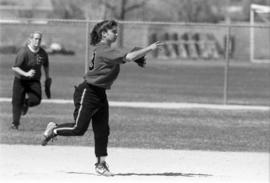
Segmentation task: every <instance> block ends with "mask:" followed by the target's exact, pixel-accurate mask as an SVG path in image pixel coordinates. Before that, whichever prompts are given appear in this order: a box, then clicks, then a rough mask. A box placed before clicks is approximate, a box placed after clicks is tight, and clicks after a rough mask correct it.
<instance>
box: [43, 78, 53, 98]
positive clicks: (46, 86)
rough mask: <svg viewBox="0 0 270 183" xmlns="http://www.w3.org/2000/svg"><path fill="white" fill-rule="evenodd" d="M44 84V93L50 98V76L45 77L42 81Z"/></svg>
mask: <svg viewBox="0 0 270 183" xmlns="http://www.w3.org/2000/svg"><path fill="white" fill-rule="evenodd" d="M44 85H45V95H46V97H47V98H49V99H50V98H51V85H52V78H47V79H46V80H45V82H44Z"/></svg>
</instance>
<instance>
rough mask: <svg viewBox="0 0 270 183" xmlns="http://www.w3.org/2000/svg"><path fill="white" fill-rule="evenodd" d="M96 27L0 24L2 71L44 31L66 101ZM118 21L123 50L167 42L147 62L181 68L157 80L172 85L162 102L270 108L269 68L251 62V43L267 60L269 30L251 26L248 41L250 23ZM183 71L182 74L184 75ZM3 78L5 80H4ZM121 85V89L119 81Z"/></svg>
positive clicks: (76, 22) (47, 22) (22, 22)
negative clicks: (167, 78) (30, 39)
mask: <svg viewBox="0 0 270 183" xmlns="http://www.w3.org/2000/svg"><path fill="white" fill-rule="evenodd" d="M95 23H97V21H85V20H51V19H49V20H35V19H23V20H6V21H5V22H4V21H3V20H2V23H1V29H0V35H1V40H0V51H1V67H2V69H1V72H2V70H3V68H4V66H3V62H4V60H9V63H13V62H14V59H15V54H16V51H17V50H18V48H20V47H21V46H23V45H24V44H25V42H26V40H27V38H28V36H29V34H30V33H31V32H32V31H35V30H39V31H42V32H43V33H44V37H43V43H42V44H43V47H44V48H45V49H46V50H47V51H48V53H49V54H50V60H51V62H52V64H59V65H61V66H60V67H57V66H56V67H53V68H52V69H51V70H52V71H51V72H52V73H53V74H54V75H55V76H58V75H60V74H61V75H62V77H59V78H63V76H64V78H65V79H63V81H57V78H58V77H55V80H56V81H55V83H57V82H60V83H62V84H63V87H64V89H63V87H61V89H59V88H55V93H56V97H61V96H63V95H64V94H65V92H67V93H66V95H68V97H70V96H71V92H69V90H68V89H67V90H66V89H65V88H72V87H70V85H73V84H74V83H76V82H77V81H79V80H81V76H82V74H83V72H85V71H87V68H88V61H89V58H91V54H92V53H91V50H92V47H91V46H90V45H89V42H90V41H89V34H90V31H91V29H92V28H93V26H94V25H95ZM119 23H120V26H119V27H120V30H119V33H118V34H119V39H118V42H117V43H116V45H118V46H123V47H125V48H132V47H134V46H140V47H144V46H146V45H148V44H150V43H152V42H154V41H158V40H159V41H163V42H165V43H166V45H165V46H164V47H163V49H161V50H159V51H155V52H153V53H152V54H151V55H150V56H149V57H148V59H149V60H150V61H151V63H153V65H156V66H155V67H156V68H158V66H157V65H158V64H159V66H160V67H163V66H164V65H166V64H167V65H168V66H169V65H171V66H172V67H174V68H176V67H175V66H173V65H177V64H179V65H178V66H177V67H178V68H179V72H182V73H183V74H184V76H182V75H179V74H175V73H174V72H177V71H175V70H174V71H172V72H169V71H168V70H166V72H167V73H166V74H167V75H169V76H170V81H164V80H160V82H161V81H163V82H166V83H170V85H166V86H164V87H166V88H164V90H165V89H166V90H168V91H171V92H167V93H166V92H165V94H166V95H167V96H164V97H163V100H164V101H178V102H208V103H223V104H227V103H245V104H264V105H268V104H269V102H268V100H269V97H270V94H269V91H270V84H269V81H268V79H267V78H268V77H269V69H268V68H267V67H265V64H251V62H250V48H251V46H250V44H251V43H252V44H253V46H254V48H255V49H254V50H255V52H254V53H255V56H256V57H257V58H259V59H263V60H269V59H270V41H269V40H270V26H267V25H262V24H260V25H255V26H254V30H255V31H254V32H255V33H254V36H253V38H252V39H253V40H251V36H250V26H249V25H248V24H195V23H166V22H125V21H120V22H119ZM155 63H157V64H155ZM182 63H183V64H182ZM67 64H69V65H72V67H71V68H72V69H71V70H65V69H66V68H67V67H66V66H67ZM185 67H186V70H184V71H183V68H185ZM68 68H70V67H68ZM191 68H193V69H191ZM187 71H190V72H187ZM3 72H6V71H3ZM57 73H59V74H57ZM154 74H156V75H157V78H159V77H158V76H160V75H162V74H160V73H158V72H156V73H154ZM1 77H3V78H2V79H5V78H4V76H1ZM120 77H121V76H120ZM180 77H181V78H180ZM2 79H1V80H2ZM140 79H141V80H143V79H144V78H140ZM71 81H72V82H71ZM119 84H120V85H121V82H119ZM176 86H178V87H176ZM5 87H8V85H4V84H1V95H3V96H1V97H5V96H10V94H9V91H8V90H6V89H5ZM121 87H125V86H124V85H123V86H121ZM145 87H147V86H145ZM119 90H120V89H119ZM119 90H117V89H116V90H115V93H114V92H112V97H114V96H116V93H117V92H119ZM161 90H162V89H161ZM176 90H177V91H176ZM179 90H180V91H179ZM181 90H182V91H181ZM149 94H150V93H149ZM152 94H153V92H152ZM169 95H170V96H172V97H171V98H170V97H169ZM127 96H128V94H127ZM183 96H186V97H183ZM68 97H67V98H68ZM115 99H117V97H116V98H115ZM124 99H126V100H129V99H128V98H124ZM156 99H157V100H158V99H160V97H157V98H156ZM153 100H155V98H153Z"/></svg>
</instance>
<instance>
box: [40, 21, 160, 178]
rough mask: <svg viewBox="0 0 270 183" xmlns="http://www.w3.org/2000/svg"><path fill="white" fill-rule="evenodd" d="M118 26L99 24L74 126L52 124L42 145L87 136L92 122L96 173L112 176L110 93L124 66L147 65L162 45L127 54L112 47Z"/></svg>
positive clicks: (78, 94) (77, 100)
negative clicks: (147, 58) (149, 55)
mask: <svg viewBox="0 0 270 183" xmlns="http://www.w3.org/2000/svg"><path fill="white" fill-rule="evenodd" d="M117 29H118V24H117V22H116V21H114V20H105V21H102V22H100V23H97V24H96V25H95V26H94V28H93V30H92V32H91V45H93V46H94V52H93V58H92V61H91V66H90V67H89V70H88V72H87V73H86V74H85V76H84V82H83V83H81V84H79V85H78V86H77V87H76V88H75V92H74V96H73V100H74V105H75V110H74V113H73V114H74V115H73V116H74V122H73V123H63V124H56V123H54V122H50V123H49V124H48V125H47V128H46V130H45V132H44V140H43V141H42V145H46V144H47V143H48V142H49V141H50V140H51V139H53V138H54V137H55V136H57V135H60V136H80V135H83V134H84V133H85V132H86V130H87V128H88V126H89V123H90V121H92V127H93V132H94V142H95V155H96V158H97V163H96V164H95V170H96V172H97V173H98V174H101V175H104V176H111V175H112V174H111V172H110V171H109V169H108V166H107V164H106V162H105V158H106V156H107V155H108V153H107V146H108V137H109V134H110V128H109V107H108V100H107V95H106V90H108V89H110V88H111V85H112V84H113V82H114V81H115V80H116V78H117V76H118V74H119V71H120V64H124V63H127V62H131V61H135V62H137V64H138V65H141V66H142V65H143V64H144V63H140V62H141V61H142V62H144V59H141V58H142V57H144V56H145V55H146V54H147V53H149V52H151V51H153V50H156V49H158V48H159V47H160V46H162V45H163V44H162V43H159V42H156V43H153V44H151V45H149V46H147V47H145V48H142V49H134V50H136V51H130V52H127V51H124V50H123V49H117V48H112V47H111V44H112V43H114V42H115V41H116V39H117Z"/></svg>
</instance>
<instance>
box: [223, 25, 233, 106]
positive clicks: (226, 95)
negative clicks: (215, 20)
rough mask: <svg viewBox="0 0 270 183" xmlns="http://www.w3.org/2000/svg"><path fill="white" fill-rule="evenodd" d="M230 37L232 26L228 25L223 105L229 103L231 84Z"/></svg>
mask: <svg viewBox="0 0 270 183" xmlns="http://www.w3.org/2000/svg"><path fill="white" fill-rule="evenodd" d="M230 36H231V24H229V23H228V26H227V32H226V48H225V60H226V63H225V68H224V91H223V104H224V105H226V104H227V103H228V83H229V73H228V72H229V64H230Z"/></svg>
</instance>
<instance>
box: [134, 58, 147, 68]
mask: <svg viewBox="0 0 270 183" xmlns="http://www.w3.org/2000/svg"><path fill="white" fill-rule="evenodd" d="M134 62H135V63H136V64H138V66H139V67H144V66H145V64H146V60H145V57H141V58H138V59H136V60H134Z"/></svg>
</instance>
